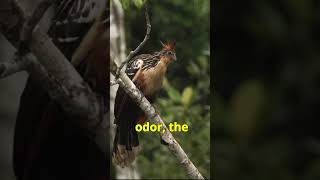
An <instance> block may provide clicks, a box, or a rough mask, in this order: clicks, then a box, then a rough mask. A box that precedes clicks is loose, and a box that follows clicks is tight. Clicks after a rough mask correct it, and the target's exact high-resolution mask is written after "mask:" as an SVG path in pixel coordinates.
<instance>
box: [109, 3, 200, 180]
mask: <svg viewBox="0 0 320 180" xmlns="http://www.w3.org/2000/svg"><path fill="white" fill-rule="evenodd" d="M145 14H146V19H147V34H146V36H145V38H144V40H143V41H142V42H141V43H140V45H139V46H138V47H137V48H136V49H135V50H134V51H131V52H130V54H129V55H128V56H127V58H126V60H125V61H124V62H123V63H122V64H121V66H120V67H118V66H117V65H116V63H115V62H114V61H113V60H111V61H110V71H111V73H112V74H113V75H114V76H115V77H116V78H115V82H114V83H118V84H119V86H121V87H122V88H123V89H124V90H125V91H126V93H127V94H128V95H129V96H130V97H131V98H132V99H133V100H134V101H135V102H136V103H137V104H138V105H139V107H140V108H141V109H142V110H143V111H144V113H145V114H146V115H147V117H150V118H148V120H149V121H151V123H153V124H156V125H158V124H161V125H162V126H161V130H160V133H159V134H160V136H161V138H162V140H164V141H165V142H166V143H167V147H168V149H169V150H170V151H171V152H172V154H173V155H174V156H175V157H176V159H177V160H178V162H179V163H181V165H182V166H183V167H184V169H185V171H186V173H187V175H188V176H189V177H190V178H191V179H204V178H203V176H202V175H201V173H200V172H199V170H198V169H197V168H196V167H195V166H194V164H193V163H192V161H191V160H190V159H189V157H188V156H187V154H186V153H185V152H184V150H183V149H182V147H181V146H180V145H179V143H178V142H177V141H176V140H175V138H174V137H173V136H172V134H171V133H170V131H169V129H168V128H167V127H166V125H165V124H164V121H163V120H162V118H161V117H160V115H159V114H157V112H156V110H155V108H154V107H153V106H152V105H151V104H150V102H149V101H148V100H147V99H146V98H145V97H144V95H143V94H142V93H141V92H140V90H139V89H138V88H137V87H136V86H135V85H134V83H133V82H132V81H131V80H130V78H129V77H128V76H127V75H126V74H125V73H124V72H123V71H121V68H123V66H124V65H125V64H126V63H127V62H128V61H129V60H130V59H131V58H132V57H133V56H134V55H136V54H137V53H138V52H139V51H140V50H141V48H142V47H143V46H144V44H145V43H146V41H147V40H148V39H149V34H150V29H151V25H150V21H149V15H148V11H147V8H146V11H145Z"/></svg>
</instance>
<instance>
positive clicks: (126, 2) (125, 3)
mask: <svg viewBox="0 0 320 180" xmlns="http://www.w3.org/2000/svg"><path fill="white" fill-rule="evenodd" d="M130 2H131V0H120V3H121V5H122V8H123V9H128V8H129V6H130Z"/></svg>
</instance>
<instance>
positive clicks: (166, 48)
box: [160, 41, 176, 51]
mask: <svg viewBox="0 0 320 180" xmlns="http://www.w3.org/2000/svg"><path fill="white" fill-rule="evenodd" d="M160 43H161V45H162V46H163V48H162V50H164V51H175V47H176V42H175V41H171V42H168V43H166V44H164V43H163V42H161V41H160Z"/></svg>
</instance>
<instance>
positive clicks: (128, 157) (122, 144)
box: [112, 42, 176, 167]
mask: <svg viewBox="0 0 320 180" xmlns="http://www.w3.org/2000/svg"><path fill="white" fill-rule="evenodd" d="M162 45H163V49H162V50H161V51H159V52H155V53H153V54H141V55H138V56H135V57H133V58H132V59H131V60H130V61H129V62H128V64H127V68H126V71H125V72H126V74H127V75H128V77H129V78H130V79H131V80H132V82H133V83H134V84H135V85H136V87H137V88H138V89H139V90H140V91H141V93H142V94H143V95H144V96H145V97H146V98H147V99H148V100H149V101H150V102H151V103H152V102H154V100H155V98H156V95H157V93H158V92H159V91H160V89H161V88H162V81H163V79H164V77H165V73H166V71H167V68H168V65H169V64H170V63H171V62H173V61H175V60H176V53H175V42H170V43H168V44H162ZM114 116H115V122H114V123H115V124H116V125H117V129H116V135H115V139H114V144H113V153H112V158H113V161H114V162H115V163H116V164H118V165H120V166H122V167H124V166H128V165H129V164H130V163H131V162H132V161H133V160H134V159H135V157H136V155H137V153H138V152H139V149H140V148H139V140H138V134H137V132H136V130H135V125H136V124H137V123H143V122H144V121H145V120H146V118H148V117H146V116H145V114H144V112H143V111H142V110H141V109H140V108H139V107H138V105H137V104H136V103H135V102H134V101H133V100H132V99H131V98H130V97H129V95H127V94H126V92H125V91H124V90H123V89H122V88H121V87H120V86H119V88H118V90H117V94H116V99H115V106H114Z"/></svg>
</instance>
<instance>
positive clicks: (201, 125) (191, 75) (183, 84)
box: [121, 0, 210, 179]
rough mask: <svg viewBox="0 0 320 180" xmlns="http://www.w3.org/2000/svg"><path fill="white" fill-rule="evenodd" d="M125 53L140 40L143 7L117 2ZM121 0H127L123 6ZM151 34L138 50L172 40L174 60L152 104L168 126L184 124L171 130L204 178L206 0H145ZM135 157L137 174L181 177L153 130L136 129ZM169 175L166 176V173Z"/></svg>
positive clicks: (206, 141) (207, 103)
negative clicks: (122, 14) (179, 129)
mask: <svg viewBox="0 0 320 180" xmlns="http://www.w3.org/2000/svg"><path fill="white" fill-rule="evenodd" d="M121 2H122V5H123V7H124V9H125V27H126V39H127V48H128V51H129V50H131V49H134V48H135V47H136V46H137V45H138V44H139V43H140V42H141V41H142V39H143V38H144V35H145V28H146V23H145V18H144V10H143V8H142V9H141V10H138V9H137V8H131V7H134V6H133V5H134V4H133V3H132V2H130V3H128V1H125V0H122V1H121ZM126 3H127V4H126ZM148 3H149V4H148V7H149V15H150V20H151V26H152V29H151V37H150V40H149V41H148V43H147V45H146V47H145V48H144V49H143V52H142V53H152V52H155V51H159V50H160V49H161V48H162V47H161V44H160V42H159V41H160V40H161V41H163V42H167V41H172V40H175V41H176V42H177V46H176V54H177V58H178V60H177V61H176V62H173V63H172V64H171V65H170V66H169V69H168V72H167V78H166V79H165V80H164V82H163V86H164V88H163V91H162V92H161V94H160V95H159V96H160V97H159V98H158V99H157V101H156V103H155V106H156V109H157V110H158V111H159V113H160V115H161V116H162V117H163V119H164V121H165V123H166V124H167V125H168V124H169V123H171V122H178V123H179V124H187V125H188V126H189V131H188V132H187V133H182V132H173V135H174V136H175V137H176V139H177V141H178V142H179V143H180V144H181V146H182V147H183V149H184V150H185V152H186V153H187V154H188V156H189V158H190V159H191V160H192V161H193V162H194V164H195V166H196V167H197V168H198V169H199V170H200V172H201V173H202V174H203V175H204V176H205V177H207V178H210V98H209V95H210V75H209V74H210V53H209V29H210V23H209V21H210V19H209V18H210V17H209V3H210V1H209V0H190V1H185V0H174V1H171V0H161V1H149V2H148ZM139 135H140V139H141V144H142V148H143V150H142V153H141V155H140V156H139V157H138V166H139V171H140V173H141V175H142V178H164V179H166V178H175V179H181V178H187V176H186V174H185V172H184V170H183V169H182V168H181V166H180V165H179V164H178V163H177V162H176V160H175V158H174V157H172V155H171V153H170V152H169V150H168V149H167V147H165V146H164V145H162V144H160V138H159V137H158V135H157V134H156V133H141V134H139ZM167 173H169V174H167Z"/></svg>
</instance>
